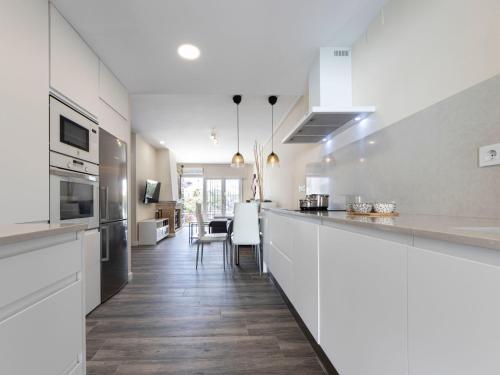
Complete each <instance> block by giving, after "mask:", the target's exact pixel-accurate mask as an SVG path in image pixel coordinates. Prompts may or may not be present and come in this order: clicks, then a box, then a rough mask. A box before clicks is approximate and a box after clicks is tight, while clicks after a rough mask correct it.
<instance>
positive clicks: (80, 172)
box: [50, 152, 99, 229]
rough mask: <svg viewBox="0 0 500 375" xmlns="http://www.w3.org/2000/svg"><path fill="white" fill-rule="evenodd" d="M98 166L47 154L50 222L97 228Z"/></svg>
mask: <svg viewBox="0 0 500 375" xmlns="http://www.w3.org/2000/svg"><path fill="white" fill-rule="evenodd" d="M98 174H99V166H98V165H96V164H93V163H88V162H85V161H82V160H79V159H76V158H72V157H69V156H66V155H61V154H57V153H54V152H51V153H50V222H51V223H78V224H85V225H87V229H92V228H98V227H99V176H98Z"/></svg>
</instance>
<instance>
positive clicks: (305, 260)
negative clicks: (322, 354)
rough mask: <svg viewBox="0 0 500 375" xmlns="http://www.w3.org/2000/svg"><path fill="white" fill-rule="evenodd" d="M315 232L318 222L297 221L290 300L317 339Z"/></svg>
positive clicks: (316, 255)
mask: <svg viewBox="0 0 500 375" xmlns="http://www.w3.org/2000/svg"><path fill="white" fill-rule="evenodd" d="M318 231H319V225H318V224H313V223H310V222H306V221H300V220H297V221H296V222H295V223H294V227H293V247H294V248H293V262H292V278H293V287H292V291H293V294H292V298H291V300H292V302H293V305H294V307H295V309H296V310H297V312H298V313H299V315H300V317H301V318H302V320H303V321H304V323H305V324H306V326H307V328H308V329H309V331H310V332H311V334H312V335H313V337H314V338H315V339H316V341H319V340H318Z"/></svg>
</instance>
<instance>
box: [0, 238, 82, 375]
mask: <svg viewBox="0 0 500 375" xmlns="http://www.w3.org/2000/svg"><path fill="white" fill-rule="evenodd" d="M82 264H83V255H82V234H81V233H80V234H77V233H66V234H61V235H55V236H53V237H45V238H41V239H37V240H29V241H23V242H19V243H14V244H9V245H4V246H0V374H6V375H7V374H8V375H32V374H37V375H57V374H61V375H62V374H84V373H85V317H84V306H83V301H84V297H83V293H84V287H83V285H82V271H83V270H82Z"/></svg>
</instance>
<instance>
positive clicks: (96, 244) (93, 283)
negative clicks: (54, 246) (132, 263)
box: [83, 229, 101, 314]
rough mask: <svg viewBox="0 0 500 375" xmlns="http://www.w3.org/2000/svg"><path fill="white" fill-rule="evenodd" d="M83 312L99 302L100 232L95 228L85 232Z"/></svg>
mask: <svg viewBox="0 0 500 375" xmlns="http://www.w3.org/2000/svg"><path fill="white" fill-rule="evenodd" d="M83 243H84V245H83V251H84V253H85V314H88V313H89V312H91V311H92V310H94V309H95V308H96V307H97V306H99V305H100V303H101V233H100V232H99V230H97V229H92V230H88V231H86V232H85V236H84V239H83Z"/></svg>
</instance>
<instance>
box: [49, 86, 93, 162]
mask: <svg viewBox="0 0 500 375" xmlns="http://www.w3.org/2000/svg"><path fill="white" fill-rule="evenodd" d="M50 149H51V150H52V151H55V152H58V153H61V154H64V155H69V156H73V157H75V158H78V159H81V160H85V161H88V162H91V163H94V164H99V131H98V126H97V124H96V123H95V122H93V121H91V120H90V119H89V118H87V117H85V116H83V115H82V114H80V113H79V112H77V111H75V110H74V109H73V108H71V107H69V106H67V105H66V104H64V103H62V102H61V101H59V100H58V99H56V98H54V97H53V96H51V97H50Z"/></svg>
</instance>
